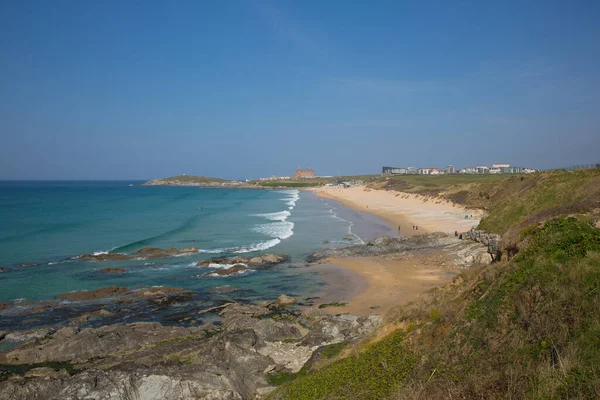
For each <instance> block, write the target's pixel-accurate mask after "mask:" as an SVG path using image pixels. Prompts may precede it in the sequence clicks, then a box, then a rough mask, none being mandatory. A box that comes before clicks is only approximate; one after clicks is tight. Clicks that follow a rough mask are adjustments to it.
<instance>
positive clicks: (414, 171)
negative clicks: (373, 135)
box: [381, 164, 537, 175]
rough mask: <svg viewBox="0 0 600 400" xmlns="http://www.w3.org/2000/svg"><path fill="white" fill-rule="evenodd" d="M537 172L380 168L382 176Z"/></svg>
mask: <svg viewBox="0 0 600 400" xmlns="http://www.w3.org/2000/svg"><path fill="white" fill-rule="evenodd" d="M532 172H537V170H535V169H533V168H522V167H511V166H510V164H492V166H491V167H487V166H479V167H466V168H463V169H456V168H455V167H454V165H447V166H446V168H444V169H438V168H415V167H406V168H398V167H382V169H381V173H382V174H383V175H442V174H471V175H476V174H529V173H532Z"/></svg>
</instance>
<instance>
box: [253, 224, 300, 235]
mask: <svg viewBox="0 0 600 400" xmlns="http://www.w3.org/2000/svg"><path fill="white" fill-rule="evenodd" d="M252 230H253V231H254V232H258V233H262V234H264V235H267V236H271V237H273V238H277V239H287V238H289V237H292V235H293V234H294V223H293V222H289V221H280V222H273V223H270V224H262V225H258V226H256V227H254V228H252Z"/></svg>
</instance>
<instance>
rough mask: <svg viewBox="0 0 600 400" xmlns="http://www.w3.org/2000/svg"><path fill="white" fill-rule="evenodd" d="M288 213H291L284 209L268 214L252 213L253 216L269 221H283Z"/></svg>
mask: <svg viewBox="0 0 600 400" xmlns="http://www.w3.org/2000/svg"><path fill="white" fill-rule="evenodd" d="M290 215H292V213H291V212H289V211H286V210H284V211H279V212H274V213H268V214H254V216H255V217H264V218H266V219H268V220H271V221H285V220H286V219H287V217H289V216H290Z"/></svg>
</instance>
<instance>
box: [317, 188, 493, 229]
mask: <svg viewBox="0 0 600 400" xmlns="http://www.w3.org/2000/svg"><path fill="white" fill-rule="evenodd" d="M312 190H313V191H314V192H315V193H316V194H317V195H318V196H322V197H327V198H330V199H334V200H337V201H339V202H341V203H343V204H344V205H345V206H347V207H349V208H352V209H353V210H356V211H361V212H368V213H372V214H374V215H377V216H379V217H381V218H383V219H385V220H387V221H388V222H389V223H390V224H392V225H393V226H394V227H398V226H400V232H401V233H402V234H404V235H415V234H419V233H426V232H437V231H440V232H446V233H454V231H458V232H466V231H468V230H469V229H471V227H474V226H477V225H478V224H479V221H480V219H481V216H482V212H481V211H479V210H467V209H465V208H464V207H460V206H457V205H454V204H452V203H450V202H448V201H444V200H440V199H434V198H431V197H425V196H420V195H415V194H410V193H402V192H396V191H386V190H372V189H367V188H365V187H363V186H353V187H350V188H337V187H323V188H316V189H312ZM465 216H468V217H469V218H468V219H466V218H465ZM413 225H414V226H418V227H419V230H418V231H416V230H413V229H412V227H413Z"/></svg>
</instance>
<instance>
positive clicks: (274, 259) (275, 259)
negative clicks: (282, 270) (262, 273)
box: [261, 254, 288, 264]
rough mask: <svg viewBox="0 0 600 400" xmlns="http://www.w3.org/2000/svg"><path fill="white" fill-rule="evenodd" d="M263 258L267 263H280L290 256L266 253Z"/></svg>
mask: <svg viewBox="0 0 600 400" xmlns="http://www.w3.org/2000/svg"><path fill="white" fill-rule="evenodd" d="M261 258H262V260H263V262H264V263H265V264H279V263H282V262H284V261H285V260H286V259H287V258H288V257H287V256H284V255H279V254H264V255H263V256H262V257H261Z"/></svg>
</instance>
